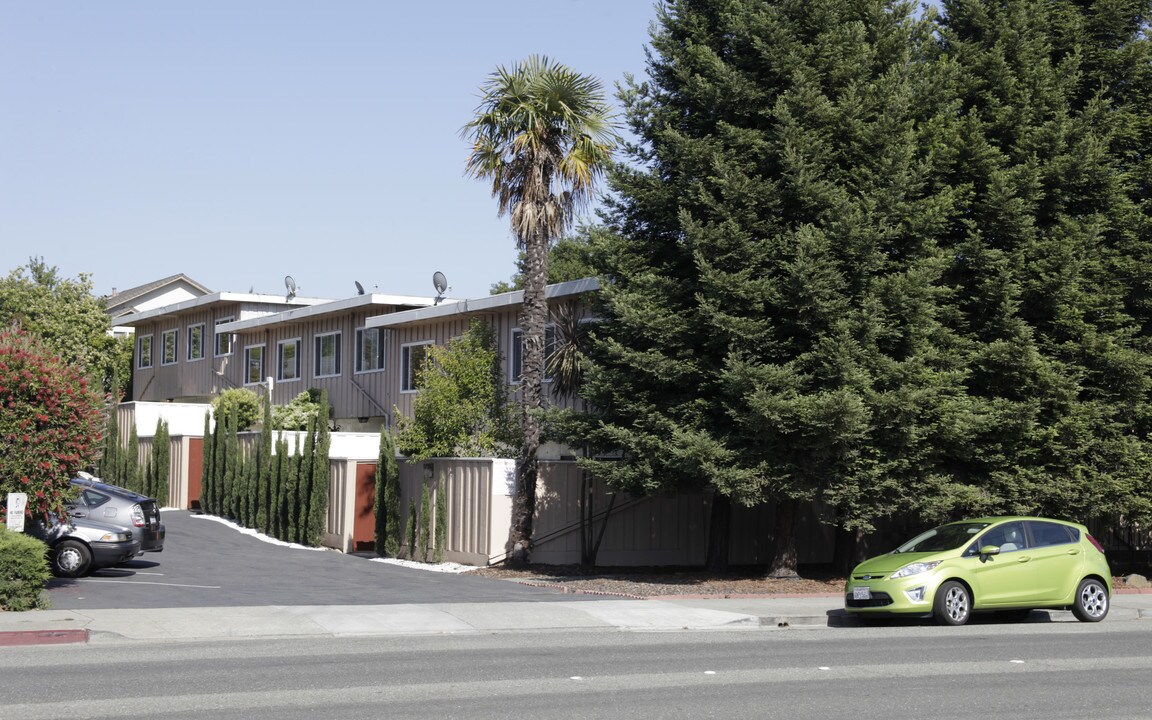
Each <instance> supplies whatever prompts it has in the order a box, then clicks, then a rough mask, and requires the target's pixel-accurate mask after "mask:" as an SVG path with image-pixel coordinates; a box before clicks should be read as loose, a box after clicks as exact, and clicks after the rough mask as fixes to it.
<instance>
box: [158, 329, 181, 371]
mask: <svg viewBox="0 0 1152 720" xmlns="http://www.w3.org/2000/svg"><path fill="white" fill-rule="evenodd" d="M169 335H171V336H172V360H171V361H169V360H168V336H169ZM179 362H180V328H171V329H170V330H165V331H164V332H163V333H161V335H160V364H161V365H176V364H177V363H179Z"/></svg>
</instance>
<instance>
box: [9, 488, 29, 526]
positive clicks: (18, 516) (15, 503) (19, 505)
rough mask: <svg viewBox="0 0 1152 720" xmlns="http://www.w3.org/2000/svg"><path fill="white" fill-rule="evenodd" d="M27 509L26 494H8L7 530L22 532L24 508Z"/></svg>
mask: <svg viewBox="0 0 1152 720" xmlns="http://www.w3.org/2000/svg"><path fill="white" fill-rule="evenodd" d="M26 507H28V494H27V493H15V492H14V493H8V529H9V530H11V531H12V532H24V508H26Z"/></svg>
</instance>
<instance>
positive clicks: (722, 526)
mask: <svg viewBox="0 0 1152 720" xmlns="http://www.w3.org/2000/svg"><path fill="white" fill-rule="evenodd" d="M731 521H732V500H731V499H730V498H729V497H728V496H727V495H724V494H722V493H720V492H719V491H716V492H713V493H712V517H711V519H710V521H709V523H708V559H707V561H706V567H707V568H708V570H709V571H710V572H724V571H726V570H727V569H728V550H729V546H730V544H731V543H730V542H729V539H730V538H731V536H732V532H731V528H732V522H731Z"/></svg>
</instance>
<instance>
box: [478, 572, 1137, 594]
mask: <svg viewBox="0 0 1152 720" xmlns="http://www.w3.org/2000/svg"><path fill="white" fill-rule="evenodd" d="M471 573H472V574H475V575H479V576H481V577H490V578H495V579H500V580H510V581H515V582H520V583H524V584H526V585H537V586H541V587H554V588H557V589H561V590H563V591H564V592H576V593H593V594H597V595H620V596H624V597H642V598H647V597H657V596H667V595H689V596H692V595H703V596H709V595H710V596H716V597H739V596H754V595H835V596H839V595H840V594H841V593H843V592H844V577H843V576H840V575H837V574H836V573H832V572H829V571H825V570H822V569H816V570H807V571H806V570H804V569H801V571H800V575H801V577H799V578H795V579H786V580H776V579H768V578H766V577H764V575H765V573H766V569H765V568H742V569H740V570H738V571H733V572H729V573H723V574H716V573H709V572H708V571H706V570H702V569H699V568H684V569H675V568H662V567H652V568H591V569H585V568H581V567H580V566H578V565H530V566H529V567H527V568H523V569H513V568H506V567H503V566H492V567H486V568H477V569H476V570H473V571H471ZM1112 587H1113V589H1120V588H1124V587H1148V581H1147V580H1146V579H1145V578H1144V577H1142V576H1140V575H1132V576H1128V577H1115V578H1113V579H1112Z"/></svg>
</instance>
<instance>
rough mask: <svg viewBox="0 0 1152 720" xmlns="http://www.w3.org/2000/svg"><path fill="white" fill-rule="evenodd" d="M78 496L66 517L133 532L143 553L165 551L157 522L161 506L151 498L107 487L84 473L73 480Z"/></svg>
mask: <svg viewBox="0 0 1152 720" xmlns="http://www.w3.org/2000/svg"><path fill="white" fill-rule="evenodd" d="M72 486H73V487H74V488H77V489H78V490H79V495H78V496H77V497H76V499H75V500H73V501H72V502H70V503H69V504H68V515H69V516H71V517H73V518H91V519H93V520H97V521H101V522H111V523H113V524H116V525H124V526H126V527H130V528H132V529H133V531H134V533H135V534H136V535H137V537H139V539H140V549H141V551H143V552H161V551H162V550H164V536H165V532H166V531H165V529H164V525H163V523H161V522H160V506H159V505H158V504H157V502H156V501H155V500H153V499H152V498H150V497H145V496H144V495H141V494H139V493H135V492H132V491H131V490H128V489H126V488H122V487H119V486H117V485H109V484H107V483H105V482H102V481H101V480H100V479H99V478H95V477H93V476H91V475H89V474H87V473H81V475H80V476H79V477H76V478H73V479H72Z"/></svg>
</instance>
